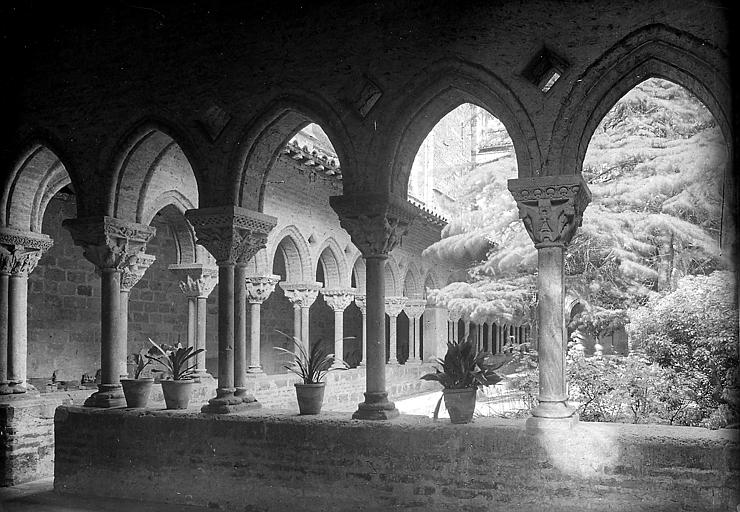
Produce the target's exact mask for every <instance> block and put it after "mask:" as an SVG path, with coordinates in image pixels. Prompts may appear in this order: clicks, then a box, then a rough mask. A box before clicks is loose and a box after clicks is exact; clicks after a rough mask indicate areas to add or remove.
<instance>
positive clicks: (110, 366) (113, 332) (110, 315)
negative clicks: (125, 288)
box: [100, 268, 125, 387]
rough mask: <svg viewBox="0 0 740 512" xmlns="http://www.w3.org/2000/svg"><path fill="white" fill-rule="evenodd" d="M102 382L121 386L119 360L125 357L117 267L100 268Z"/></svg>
mask: <svg viewBox="0 0 740 512" xmlns="http://www.w3.org/2000/svg"><path fill="white" fill-rule="evenodd" d="M100 295H101V297H100V300H101V303H100V316H101V333H100V334H101V347H100V352H101V353H100V373H101V384H103V385H110V386H114V387H120V380H119V376H118V362H119V361H120V360H121V359H122V358H125V349H123V347H122V345H123V342H122V339H121V335H122V334H123V333H122V329H121V323H122V322H121V272H120V271H119V270H117V269H115V268H102V269H101V270H100Z"/></svg>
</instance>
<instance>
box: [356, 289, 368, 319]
mask: <svg viewBox="0 0 740 512" xmlns="http://www.w3.org/2000/svg"><path fill="white" fill-rule="evenodd" d="M355 304H356V305H357V307H358V308H359V309H360V312H361V313H362V315H363V316H364V315H367V296H366V295H364V294H358V295H355Z"/></svg>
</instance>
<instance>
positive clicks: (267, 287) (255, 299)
mask: <svg viewBox="0 0 740 512" xmlns="http://www.w3.org/2000/svg"><path fill="white" fill-rule="evenodd" d="M279 282H280V276H276V275H269V276H248V277H246V278H245V279H244V284H245V286H246V287H247V300H248V301H249V303H250V304H262V303H263V302H264V301H266V300H267V298H268V297H269V296H270V294H271V293H272V292H273V291H275V285H276V284H278V283H279Z"/></svg>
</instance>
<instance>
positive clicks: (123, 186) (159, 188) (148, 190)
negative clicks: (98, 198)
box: [108, 123, 199, 224]
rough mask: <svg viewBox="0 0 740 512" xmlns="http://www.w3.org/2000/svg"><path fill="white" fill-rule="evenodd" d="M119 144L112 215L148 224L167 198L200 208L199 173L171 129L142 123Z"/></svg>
mask: <svg viewBox="0 0 740 512" xmlns="http://www.w3.org/2000/svg"><path fill="white" fill-rule="evenodd" d="M119 147H120V152H119V154H118V155H116V157H115V159H114V164H113V165H114V179H113V183H112V189H111V191H110V199H109V206H108V210H109V211H110V214H111V215H112V216H114V217H116V218H119V219H122V220H126V221H129V222H138V223H142V224H146V223H147V222H146V220H147V219H149V220H150V219H151V218H152V217H153V216H154V214H155V213H156V212H157V211H158V210H159V208H161V206H159V205H162V206H164V204H166V203H162V201H163V200H164V199H167V198H169V199H171V200H172V201H174V202H179V203H181V204H183V205H187V206H188V208H197V207H198V204H199V190H198V186H199V184H198V181H197V179H196V177H195V172H194V171H193V167H192V166H191V164H190V160H189V158H188V157H187V156H186V154H185V153H184V151H183V149H182V147H181V146H180V144H179V143H178V142H177V141H176V140H175V139H174V138H173V137H172V136H171V135H169V131H168V129H167V128H162V127H161V126H159V125H152V124H150V123H144V124H141V125H139V126H137V127H135V128H134V129H132V130H131V131H130V132H129V134H128V135H127V136H126V138H125V139H124V142H123V143H122V144H121V145H120V146H119ZM173 204H174V203H173ZM158 206H159V208H158Z"/></svg>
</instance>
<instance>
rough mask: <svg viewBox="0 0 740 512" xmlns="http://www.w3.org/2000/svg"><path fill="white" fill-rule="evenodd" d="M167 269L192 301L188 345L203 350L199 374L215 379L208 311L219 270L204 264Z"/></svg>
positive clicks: (198, 362)
mask: <svg viewBox="0 0 740 512" xmlns="http://www.w3.org/2000/svg"><path fill="white" fill-rule="evenodd" d="M167 268H168V269H169V271H170V272H172V273H173V274H175V276H177V279H178V281H179V285H180V291H181V292H182V293H183V294H184V295H185V297H187V298H188V346H190V347H193V348H194V349H195V350H198V349H201V348H202V349H203V352H201V353H200V354H198V355H197V356H195V375H196V376H197V377H199V378H201V379H203V378H212V377H211V375H210V374H209V373H208V371H207V370H206V352H205V349H206V317H207V309H206V308H207V301H208V296H209V295H210V294H211V292H212V291H213V289H214V288H215V287H216V284H218V268H217V267H211V266H208V265H204V264H203V263H178V264H173V265H169V266H168V267H167Z"/></svg>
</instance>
